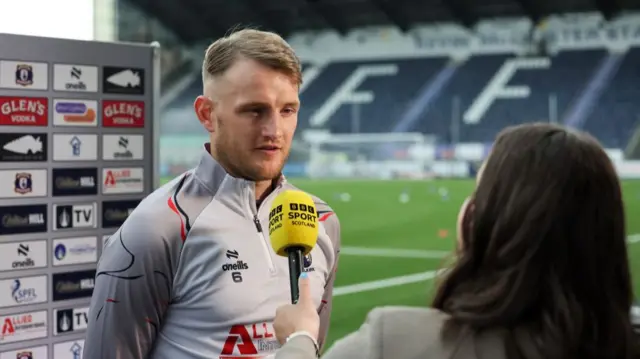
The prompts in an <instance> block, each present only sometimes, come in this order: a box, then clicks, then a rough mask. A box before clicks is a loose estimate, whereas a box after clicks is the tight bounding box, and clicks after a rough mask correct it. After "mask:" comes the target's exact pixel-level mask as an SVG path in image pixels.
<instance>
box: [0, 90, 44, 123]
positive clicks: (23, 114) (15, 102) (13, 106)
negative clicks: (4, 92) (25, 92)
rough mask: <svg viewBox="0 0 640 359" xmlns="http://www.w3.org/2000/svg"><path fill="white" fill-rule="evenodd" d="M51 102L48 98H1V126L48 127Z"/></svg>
mask: <svg viewBox="0 0 640 359" xmlns="http://www.w3.org/2000/svg"><path fill="white" fill-rule="evenodd" d="M48 120H49V100H47V98H46V97H5V96H3V97H0V125H2V126H46V125H47V123H48Z"/></svg>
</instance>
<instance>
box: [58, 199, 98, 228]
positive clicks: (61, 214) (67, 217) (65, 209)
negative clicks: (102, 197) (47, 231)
mask: <svg viewBox="0 0 640 359" xmlns="http://www.w3.org/2000/svg"><path fill="white" fill-rule="evenodd" d="M96 211H97V203H95V202H93V203H88V204H67V205H60V204H54V205H53V214H54V216H55V221H54V227H53V230H54V231H57V230H60V229H77V228H96V226H97V223H96Z"/></svg>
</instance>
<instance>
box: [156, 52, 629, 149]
mask: <svg viewBox="0 0 640 359" xmlns="http://www.w3.org/2000/svg"><path fill="white" fill-rule="evenodd" d="M513 58H514V55H506V54H503V55H500V54H496V55H476V56H472V57H470V58H469V59H467V60H465V61H461V62H457V63H455V62H452V61H449V59H448V58H411V59H406V58H405V59H395V60H370V61H349V62H331V63H329V64H328V65H326V66H325V67H323V68H321V69H320V72H319V75H318V76H316V77H315V78H312V79H311V80H310V81H308V83H307V84H305V85H306V88H305V90H304V91H303V92H302V94H301V100H302V103H303V107H302V110H301V113H300V119H299V128H308V127H313V126H312V123H311V120H312V119H313V116H314V115H316V116H317V114H318V113H319V110H320V109H322V108H323V106H324V105H326V103H327V101H328V100H329V99H331V97H332V95H335V94H339V96H342V100H345V99H346V98H347V95H348V93H347V92H345V91H342V90H341V86H343V85H344V84H345V81H346V80H348V79H349V78H350V77H352V76H353V74H354V73H355V72H356V71H358V69H362V68H366V67H371V66H377V65H386V66H387V67H389V65H390V66H392V67H393V74H387V75H385V76H368V77H366V78H365V79H364V80H363V81H362V82H361V83H359V84H358V85H357V86H356V88H355V91H357V92H359V93H360V95H363V93H365V94H364V95H366V93H367V92H368V93H369V94H371V95H373V98H372V101H371V102H369V101H366V100H365V101H363V102H362V103H360V104H358V105H352V104H349V103H347V104H342V105H340V106H338V107H337V108H335V109H333V110H331V109H329V110H327V109H326V108H325V109H324V110H323V111H324V117H323V118H324V119H325V120H326V122H323V121H320V122H323V124H322V127H323V128H327V129H329V130H331V131H332V132H335V133H345V132H353V131H354V130H357V131H358V132H390V131H402V132H409V131H419V132H423V133H427V134H432V135H435V136H436V138H437V139H438V140H439V142H440V143H449V142H451V141H461V142H491V141H492V140H493V139H494V137H495V135H496V133H497V132H498V131H499V130H500V129H502V128H503V127H505V126H507V125H511V124H518V123H523V122H528V121H540V120H543V121H548V120H556V121H558V122H563V123H565V122H566V124H569V125H573V126H576V127H583V128H584V129H586V130H588V131H590V132H591V133H593V134H594V135H596V136H597V137H598V138H599V139H600V140H601V141H602V142H603V143H604V145H605V146H608V147H615V148H621V147H624V146H625V144H626V143H627V142H628V141H629V139H630V136H631V134H632V132H633V130H634V129H635V127H636V126H638V118H639V115H640V102H639V101H637V99H638V98H640V87H638V86H637V81H638V78H639V76H640V69H639V68H638V66H637V64H638V63H640V49H631V50H630V51H628V52H627V53H625V54H609V53H608V52H607V51H605V50H580V51H565V52H560V53H558V54H555V55H552V56H551V57H550V58H549V60H545V63H548V66H546V67H544V68H535V69H520V70H518V71H516V72H515V75H513V76H512V77H511V79H510V80H509V82H508V83H507V86H526V87H528V88H529V90H530V93H529V95H528V96H525V97H520V98H510V99H496V100H495V101H493V102H492V104H491V105H490V106H489V107H488V108H487V110H486V111H485V112H484V113H483V115H482V116H481V118H480V120H479V121H478V123H475V124H466V123H464V121H462V117H463V115H464V112H465V111H466V110H467V109H468V108H469V106H470V105H471V104H472V103H473V101H474V100H475V99H477V97H478V96H479V95H480V94H481V92H482V91H483V89H484V88H485V87H486V86H487V84H488V83H489V82H490V81H491V79H492V78H493V77H494V75H495V74H496V73H497V72H498V71H499V70H500V68H501V67H502V66H503V65H504V64H505V61H507V60H509V59H513ZM308 68H309V65H307V64H305V65H304V66H303V69H304V70H306V69H308ZM200 91H201V84H200V81H199V80H195V81H194V82H193V84H192V85H191V86H189V87H188V88H187V89H186V90H185V91H184V92H183V93H182V95H181V96H179V98H177V99H176V100H175V101H173V102H172V103H171V104H170V106H169V107H168V108H167V110H165V113H166V114H167V115H165V116H164V118H163V123H162V132H163V133H172V134H186V133H200V132H201V131H202V129H201V126H200V124H199V123H197V121H195V119H194V118H193V115H192V108H191V106H192V101H193V98H194V97H195V96H197V95H198V94H199V93H200ZM365 97H366V96H365ZM343 102H344V101H343ZM325 107H326V106H325ZM320 112H322V111H320ZM452 121H456V123H457V124H458V126H456V127H455V128H457V130H456V131H453V134H452ZM314 125H317V124H316V123H314Z"/></svg>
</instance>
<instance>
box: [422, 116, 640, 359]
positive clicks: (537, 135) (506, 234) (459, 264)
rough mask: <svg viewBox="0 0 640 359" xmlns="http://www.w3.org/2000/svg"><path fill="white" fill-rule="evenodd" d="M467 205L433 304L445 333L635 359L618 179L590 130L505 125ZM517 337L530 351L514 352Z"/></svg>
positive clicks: (556, 354) (550, 351)
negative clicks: (458, 243)
mask: <svg viewBox="0 0 640 359" xmlns="http://www.w3.org/2000/svg"><path fill="white" fill-rule="evenodd" d="M472 206H473V211H472V212H470V213H468V214H467V216H466V217H472V218H465V219H464V220H463V235H462V241H463V243H462V248H461V249H460V253H459V258H458V260H457V261H456V263H455V265H454V266H453V268H452V269H450V270H449V271H448V273H447V274H446V277H445V278H444V279H443V281H442V283H441V284H440V286H439V288H438V289H437V293H436V296H435V298H434V301H433V307H435V308H437V309H440V310H442V311H444V312H446V313H448V314H450V316H451V319H450V320H449V321H448V323H446V325H445V330H444V332H443V334H444V336H445V338H446V337H447V336H448V334H451V333H458V334H460V333H462V331H464V332H476V333H478V332H481V331H484V330H490V329H501V330H503V332H507V333H508V334H506V337H505V350H506V354H507V357H508V358H509V359H518V358H527V359H528V358H533V357H541V358H546V359H547V358H548V359H556V358H557V359H560V358H562V359H571V358H576V359H578V358H579V359H590V358H605V357H606V358H620V359H626V358H638V357H639V353H640V350H639V346H638V338H637V337H636V334H635V333H634V332H633V329H632V325H631V321H630V308H631V305H632V301H633V293H632V284H631V277H630V273H629V263H628V258H627V248H626V240H625V238H626V233H625V219H624V208H623V200H622V193H621V189H620V183H619V180H618V177H617V175H616V172H615V170H614V167H613V165H612V163H611V161H610V159H609V157H608V156H607V154H606V153H605V152H604V150H603V149H602V147H601V146H600V145H599V144H598V142H597V141H596V140H595V139H594V138H593V137H591V136H589V135H587V134H584V133H579V132H574V131H569V130H567V129H564V128H562V127H558V126H553V125H549V124H527V125H520V126H514V127H510V128H507V129H505V130H504V131H502V132H501V133H500V134H499V135H498V137H497V139H496V142H495V144H494V148H493V149H492V153H491V155H490V157H489V158H488V159H487V162H486V164H485V168H484V171H483V174H482V176H481V178H480V179H479V182H478V185H477V188H476V191H475V193H474V194H473V196H472ZM505 329H506V330H505ZM523 332H525V333H527V336H528V337H529V338H530V340H529V343H532V345H533V348H534V349H533V350H531V348H528V349H527V350H525V349H524V348H521V347H520V344H519V343H520V341H519V340H518V339H517V338H516V334H514V333H523Z"/></svg>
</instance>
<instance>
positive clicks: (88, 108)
mask: <svg viewBox="0 0 640 359" xmlns="http://www.w3.org/2000/svg"><path fill="white" fill-rule="evenodd" d="M53 124H54V125H55V126H75V127H96V126H98V101H94V100H62V99H56V100H53Z"/></svg>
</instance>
